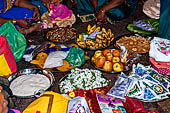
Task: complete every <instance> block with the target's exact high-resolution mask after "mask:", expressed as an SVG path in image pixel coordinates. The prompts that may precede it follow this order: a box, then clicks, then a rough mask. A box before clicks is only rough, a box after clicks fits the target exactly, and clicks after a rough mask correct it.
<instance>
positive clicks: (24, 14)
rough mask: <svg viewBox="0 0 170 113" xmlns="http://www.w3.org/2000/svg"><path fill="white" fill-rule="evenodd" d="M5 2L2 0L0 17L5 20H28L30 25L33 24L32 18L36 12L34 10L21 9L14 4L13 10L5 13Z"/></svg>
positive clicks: (0, 2)
mask: <svg viewBox="0 0 170 113" xmlns="http://www.w3.org/2000/svg"><path fill="white" fill-rule="evenodd" d="M4 1H5V0H0V11H1V12H0V17H3V18H9V19H13V18H15V19H26V20H28V21H29V22H30V23H32V22H33V20H32V16H33V13H34V11H33V10H29V9H27V8H21V7H15V6H14V3H15V1H14V3H13V5H12V7H11V9H9V10H8V11H6V12H4V10H5V9H6V8H5V7H4Z"/></svg>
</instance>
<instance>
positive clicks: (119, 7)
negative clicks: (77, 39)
mask: <svg viewBox="0 0 170 113" xmlns="http://www.w3.org/2000/svg"><path fill="white" fill-rule="evenodd" d="M136 7H137V0H77V13H78V15H79V17H80V19H81V20H82V22H88V21H91V20H93V19H96V20H97V21H98V22H102V23H106V22H107V21H108V22H109V23H111V24H112V23H114V21H118V20H121V19H124V18H126V17H129V16H131V15H132V14H133V13H134V12H135V10H136Z"/></svg>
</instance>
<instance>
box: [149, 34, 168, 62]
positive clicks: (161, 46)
mask: <svg viewBox="0 0 170 113" xmlns="http://www.w3.org/2000/svg"><path fill="white" fill-rule="evenodd" d="M149 56H150V57H153V58H154V59H155V60H156V61H160V62H170V40H167V39H163V38H159V37H154V39H153V40H152V41H151V43H150V51H149Z"/></svg>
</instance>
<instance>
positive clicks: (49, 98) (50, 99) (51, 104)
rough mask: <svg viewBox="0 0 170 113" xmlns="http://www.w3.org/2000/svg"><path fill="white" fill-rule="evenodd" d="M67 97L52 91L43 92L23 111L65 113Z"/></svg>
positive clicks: (28, 112) (25, 112)
mask: <svg viewBox="0 0 170 113" xmlns="http://www.w3.org/2000/svg"><path fill="white" fill-rule="evenodd" d="M68 101H69V98H68V97H65V96H62V95H61V94H59V93H55V92H52V91H47V92H45V93H44V94H43V95H42V96H41V97H39V98H38V99H36V100H35V101H33V102H32V103H31V104H30V105H29V106H28V107H27V108H26V109H25V110H24V111H23V113H36V112H37V111H40V113H67V106H68Z"/></svg>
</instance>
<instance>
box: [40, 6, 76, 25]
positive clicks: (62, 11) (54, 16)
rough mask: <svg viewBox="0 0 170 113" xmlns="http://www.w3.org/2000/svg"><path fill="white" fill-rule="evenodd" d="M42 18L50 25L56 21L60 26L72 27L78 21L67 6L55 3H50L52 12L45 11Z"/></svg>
mask: <svg viewBox="0 0 170 113" xmlns="http://www.w3.org/2000/svg"><path fill="white" fill-rule="evenodd" d="M41 19H42V20H43V22H45V23H47V24H48V25H49V26H50V25H51V24H54V23H55V24H56V25H57V26H58V27H67V26H70V27H71V26H72V24H74V23H75V21H76V17H75V15H74V14H73V12H72V11H71V10H69V9H68V8H67V6H65V5H63V4H59V5H57V6H55V5H54V4H53V3H51V4H50V13H48V12H46V13H44V14H43V15H42V17H41Z"/></svg>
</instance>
